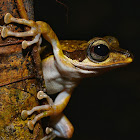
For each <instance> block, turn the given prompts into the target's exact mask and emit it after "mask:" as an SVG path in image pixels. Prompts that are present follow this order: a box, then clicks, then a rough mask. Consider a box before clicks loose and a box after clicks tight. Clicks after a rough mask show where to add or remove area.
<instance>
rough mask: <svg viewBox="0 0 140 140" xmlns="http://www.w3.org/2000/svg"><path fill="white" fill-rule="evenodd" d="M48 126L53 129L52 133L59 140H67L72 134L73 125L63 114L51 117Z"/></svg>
mask: <svg viewBox="0 0 140 140" xmlns="http://www.w3.org/2000/svg"><path fill="white" fill-rule="evenodd" d="M50 126H51V127H52V128H54V130H53V131H52V133H54V134H55V135H56V136H57V137H61V138H67V139H69V138H71V137H72V135H73V132H74V127H73V125H72V124H71V122H70V121H69V120H68V118H67V117H66V116H65V115H64V114H63V113H61V114H59V115H55V116H51V120H50Z"/></svg>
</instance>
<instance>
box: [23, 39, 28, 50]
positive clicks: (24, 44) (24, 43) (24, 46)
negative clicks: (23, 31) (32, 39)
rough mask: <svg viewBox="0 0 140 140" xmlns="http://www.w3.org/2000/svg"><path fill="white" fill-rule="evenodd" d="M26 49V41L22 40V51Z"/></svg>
mask: <svg viewBox="0 0 140 140" xmlns="http://www.w3.org/2000/svg"><path fill="white" fill-rule="evenodd" d="M27 47H28V41H26V40H24V41H23V42H22V48H23V49H26V48H27Z"/></svg>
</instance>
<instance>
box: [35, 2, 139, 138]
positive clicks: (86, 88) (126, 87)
mask: <svg viewBox="0 0 140 140" xmlns="http://www.w3.org/2000/svg"><path fill="white" fill-rule="evenodd" d="M61 2H63V3H65V4H67V6H68V7H69V11H68V23H67V17H66V13H67V10H66V8H65V7H64V6H63V5H61V4H59V3H57V2H56V1H55V0H35V1H34V5H35V20H42V21H46V22H47V23H49V24H50V26H51V27H52V28H53V30H54V31H55V33H56V34H57V35H58V37H59V39H77V40H89V39H91V38H92V37H96V36H99V37H103V36H106V35H111V36H115V37H116V38H118V40H119V42H120V47H121V48H124V49H128V50H129V51H131V52H132V53H133V54H134V62H133V63H132V64H130V65H128V66H126V67H122V68H118V69H115V70H112V71H109V72H107V73H105V74H104V75H101V76H99V77H94V78H88V79H84V80H83V81H82V82H81V83H80V85H79V86H78V87H77V88H76V89H75V91H74V93H73V95H72V98H71V100H70V102H69V104H68V106H67V108H66V109H65V111H64V112H65V114H66V116H67V117H68V118H69V119H70V121H71V122H72V124H73V125H74V127H75V132H74V135H73V138H72V140H126V139H131V140H137V139H140V135H139V133H140V62H139V61H140V43H139V40H140V39H139V37H140V36H139V34H140V27H139V26H140V10H139V9H140V5H139V1H138V0H116V1H113V0H63V1H61Z"/></svg>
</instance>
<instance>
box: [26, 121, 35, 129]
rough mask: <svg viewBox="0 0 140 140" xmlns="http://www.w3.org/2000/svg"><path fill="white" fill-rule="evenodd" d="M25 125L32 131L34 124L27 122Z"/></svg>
mask: <svg viewBox="0 0 140 140" xmlns="http://www.w3.org/2000/svg"><path fill="white" fill-rule="evenodd" d="M27 125H28V127H29V129H30V130H33V129H34V123H33V121H28V123H27Z"/></svg>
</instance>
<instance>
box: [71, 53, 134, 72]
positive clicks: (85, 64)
mask: <svg viewBox="0 0 140 140" xmlns="http://www.w3.org/2000/svg"><path fill="white" fill-rule="evenodd" d="M132 61H133V56H132V55H129V56H128V55H124V54H116V53H110V56H109V57H108V58H107V59H106V60H105V61H103V62H99V63H97V62H96V63H94V62H91V61H90V60H89V59H88V58H86V59H85V60H83V61H82V62H78V61H74V60H73V61H71V63H72V64H73V66H75V67H76V68H79V69H83V70H88V71H93V70H108V69H113V68H117V67H121V66H125V65H127V64H129V63H131V62H132Z"/></svg>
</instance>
